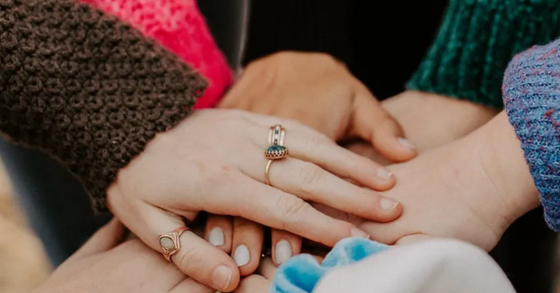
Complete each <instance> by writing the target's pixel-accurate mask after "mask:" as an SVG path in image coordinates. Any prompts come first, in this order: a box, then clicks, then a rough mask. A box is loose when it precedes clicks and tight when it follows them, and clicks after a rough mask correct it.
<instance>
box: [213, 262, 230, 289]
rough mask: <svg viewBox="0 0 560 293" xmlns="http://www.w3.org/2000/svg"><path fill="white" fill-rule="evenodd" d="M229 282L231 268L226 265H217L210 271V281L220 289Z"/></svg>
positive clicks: (225, 286) (224, 287) (225, 287)
mask: <svg viewBox="0 0 560 293" xmlns="http://www.w3.org/2000/svg"><path fill="white" fill-rule="evenodd" d="M230 282H231V270H230V268H228V267H226V266H219V267H218V268H217V269H215V270H214V273H212V283H213V284H214V286H216V287H217V288H219V289H220V290H225V289H227V287H228V286H229V283H230Z"/></svg>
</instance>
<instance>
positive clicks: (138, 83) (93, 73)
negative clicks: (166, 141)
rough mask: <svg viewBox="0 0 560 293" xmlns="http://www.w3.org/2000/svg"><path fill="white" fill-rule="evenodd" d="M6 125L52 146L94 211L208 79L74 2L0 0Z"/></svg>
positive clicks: (19, 138)
mask: <svg viewBox="0 0 560 293" xmlns="http://www.w3.org/2000/svg"><path fill="white" fill-rule="evenodd" d="M0 58H2V62H1V64H0V130H1V131H2V132H3V133H5V134H7V135H8V136H9V138H11V139H12V140H13V141H15V142H18V143H21V144H24V145H28V146H34V147H38V148H41V149H43V150H45V151H46V152H48V153H50V154H51V155H53V156H54V157H56V158H57V159H59V160H60V161H61V162H62V163H63V164H65V165H66V166H67V167H68V168H69V169H70V171H71V172H73V173H74V174H75V175H76V176H77V177H78V178H79V179H81V181H82V183H83V184H84V186H85V188H86V190H87V191H88V192H89V193H90V194H91V197H92V200H93V203H94V206H95V207H96V208H97V209H98V210H102V209H104V208H106V207H105V190H106V188H107V187H108V185H109V184H110V183H111V182H112V181H113V180H114V178H115V176H116V173H117V171H118V170H119V169H121V168H122V167H124V166H126V165H127V164H128V162H129V161H130V160H131V159H132V158H133V157H134V156H136V155H137V154H139V153H140V152H141V151H142V150H143V149H144V147H145V145H146V143H147V142H148V141H149V140H150V139H152V138H153V137H154V135H155V134H156V133H157V132H162V131H166V130H168V129H170V128H171V127H173V126H174V125H176V124H177V123H178V122H179V121H181V120H182V119H183V118H185V117H186V115H187V114H188V112H189V109H190V108H191V107H192V106H193V105H194V103H195V102H196V99H197V97H199V96H200V95H201V94H202V93H203V90H204V88H205V86H206V81H205V80H204V79H203V78H202V77H201V76H200V75H198V74H197V73H196V71H195V70H193V69H192V68H190V67H189V66H187V65H186V64H185V63H183V62H181V61H180V60H179V59H177V58H176V57H175V56H174V55H173V54H172V53H170V52H168V51H166V50H165V49H163V48H162V47H159V46H158V45H156V44H154V42H153V41H151V40H149V39H147V38H146V37H144V36H143V35H142V34H141V33H140V32H138V31H135V30H134V29H131V28H130V27H129V26H128V25H126V24H124V23H121V22H119V21H118V19H116V18H115V17H111V16H107V15H104V14H103V13H102V12H100V11H96V10H93V9H92V8H91V7H89V6H88V5H85V4H80V3H75V2H73V1H71V0H0Z"/></svg>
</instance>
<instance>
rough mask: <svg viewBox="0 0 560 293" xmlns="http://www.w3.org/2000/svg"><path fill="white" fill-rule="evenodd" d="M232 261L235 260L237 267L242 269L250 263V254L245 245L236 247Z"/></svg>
mask: <svg viewBox="0 0 560 293" xmlns="http://www.w3.org/2000/svg"><path fill="white" fill-rule="evenodd" d="M233 260H235V263H236V264H237V266H238V267H242V266H244V265H246V264H248V263H249V261H251V253H250V252H249V248H248V247H247V245H245V244H241V245H239V246H237V248H236V249H235V251H234V252H233Z"/></svg>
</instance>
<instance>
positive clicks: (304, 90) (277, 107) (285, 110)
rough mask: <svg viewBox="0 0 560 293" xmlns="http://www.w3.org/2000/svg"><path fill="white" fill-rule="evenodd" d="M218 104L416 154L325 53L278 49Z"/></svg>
mask: <svg viewBox="0 0 560 293" xmlns="http://www.w3.org/2000/svg"><path fill="white" fill-rule="evenodd" d="M220 107H223V108H236V109H243V110H247V111H250V112H254V113H260V114H266V115H273V116H278V117H285V118H291V119H294V120H296V121H299V122H301V123H303V124H305V125H308V126H311V127H312V128H314V129H316V130H318V131H319V132H321V133H323V134H325V135H327V136H328V137H329V138H331V139H333V140H340V139H342V138H348V137H360V138H362V139H363V140H365V141H368V142H370V143H371V144H373V146H375V148H376V149H377V150H378V151H379V152H380V153H381V154H383V155H384V156H385V157H387V158H388V159H390V160H392V161H406V160H409V159H411V158H413V157H414V156H415V155H416V150H415V148H414V147H413V145H411V144H410V142H408V140H406V139H405V138H404V135H403V132H402V130H401V127H400V126H399V124H398V123H397V122H396V121H395V120H394V119H393V118H392V117H391V116H390V115H389V114H388V113H387V112H386V111H385V110H384V109H383V108H382V107H380V105H379V102H378V101H377V100H376V99H375V97H374V96H373V95H372V94H371V93H370V92H369V90H368V89H367V87H366V86H365V85H363V84H362V83H361V82H360V81H358V80H357V79H356V78H355V77H354V76H352V74H351V73H350V71H349V70H348V69H347V68H346V66H345V65H344V64H342V63H341V62H339V61H337V60H336V59H334V58H333V57H331V56H330V55H327V54H322V53H302V52H280V53H276V54H273V55H270V56H267V57H264V58H261V59H259V60H256V61H254V62H252V63H251V64H249V66H248V67H247V68H246V69H245V71H244V72H243V75H242V76H241V78H240V80H239V81H237V83H236V84H235V85H234V87H233V88H232V89H231V90H230V92H229V93H228V94H227V95H226V97H225V98H224V99H223V100H222V102H221V104H220Z"/></svg>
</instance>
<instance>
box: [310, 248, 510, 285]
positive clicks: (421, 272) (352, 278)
mask: <svg viewBox="0 0 560 293" xmlns="http://www.w3.org/2000/svg"><path fill="white" fill-rule="evenodd" d="M347 292H348V293H350V292H352V293H353V292H356V293H358V292H360V293H362V292H364V293H381V292H382V293H486V292H488V293H511V292H515V290H514V289H513V286H512V285H511V283H510V282H509V280H508V278H507V277H506V276H505V274H504V273H503V272H502V270H501V269H500V267H499V266H498V265H497V264H496V263H495V262H494V260H493V259H492V258H491V257H490V256H489V255H488V254H487V253H486V252H484V251H483V250H481V249H479V248H478V247H475V246H473V245H471V244H467V243H464V242H460V241H457V240H428V241H422V242H417V243H413V244H408V245H403V246H397V247H394V248H392V249H389V250H387V251H384V252H380V253H378V254H375V255H372V256H371V257H369V258H367V259H365V260H363V261H361V262H358V263H356V264H353V265H350V266H347V267H341V268H336V269H334V270H333V271H331V272H329V273H328V274H327V275H325V276H324V277H323V278H322V279H321V281H320V282H319V284H318V285H317V287H316V288H315V290H314V291H313V293H347Z"/></svg>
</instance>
